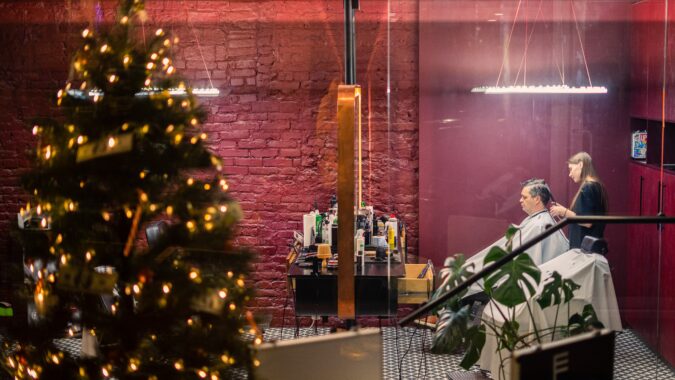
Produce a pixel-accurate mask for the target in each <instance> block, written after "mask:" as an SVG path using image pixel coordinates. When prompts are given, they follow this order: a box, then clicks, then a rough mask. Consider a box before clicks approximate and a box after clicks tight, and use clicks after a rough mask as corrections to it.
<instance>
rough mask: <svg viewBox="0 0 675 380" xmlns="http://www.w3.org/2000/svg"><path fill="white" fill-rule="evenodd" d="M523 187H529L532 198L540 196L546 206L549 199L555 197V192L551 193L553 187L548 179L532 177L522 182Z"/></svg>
mask: <svg viewBox="0 0 675 380" xmlns="http://www.w3.org/2000/svg"><path fill="white" fill-rule="evenodd" d="M521 185H522V186H523V188H525V187H527V188H529V192H530V196H531V197H532V198H534V197H539V198H540V199H541V203H543V204H544V206H546V205H547V204H548V202H549V201H551V200H552V199H553V194H551V189H550V188H549V187H548V184H547V183H546V181H544V180H543V179H540V178H531V179H528V180H527V181H523V182H522V183H521Z"/></svg>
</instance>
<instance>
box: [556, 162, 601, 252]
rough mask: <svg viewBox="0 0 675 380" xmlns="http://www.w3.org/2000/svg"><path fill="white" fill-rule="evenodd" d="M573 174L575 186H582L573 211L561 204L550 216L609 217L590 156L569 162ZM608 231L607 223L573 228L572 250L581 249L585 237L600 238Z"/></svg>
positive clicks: (570, 229)
mask: <svg viewBox="0 0 675 380" xmlns="http://www.w3.org/2000/svg"><path fill="white" fill-rule="evenodd" d="M567 167H568V168H569V170H570V174H569V177H570V179H572V181H574V183H579V184H580V185H579V190H577V193H576V194H575V195H574V198H573V199H572V205H571V206H570V208H566V207H565V206H562V205H560V204H558V203H554V204H553V205H552V206H551V210H550V212H551V214H552V215H553V216H556V217H559V218H567V217H570V216H577V215H578V216H582V215H605V214H606V213H607V192H606V190H605V186H604V185H603V184H602V182H600V178H598V174H597V173H596V172H595V168H594V167H593V163H592V162H591V156H590V155H589V154H588V153H586V152H579V153H577V154H575V155H574V156H572V157H570V159H569V160H567ZM604 230H605V224H604V223H593V224H590V223H589V224H570V228H569V238H570V248H579V247H581V242H582V241H583V240H584V237H585V236H586V235H590V236H594V237H598V238H601V237H602V235H603V232H604Z"/></svg>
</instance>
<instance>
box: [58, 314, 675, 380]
mask: <svg viewBox="0 0 675 380" xmlns="http://www.w3.org/2000/svg"><path fill="white" fill-rule="evenodd" d="M329 333H330V329H329V328H327V327H319V328H316V329H314V328H307V327H305V328H301V329H300V330H299V332H298V336H300V337H305V336H312V335H324V334H329ZM382 333H383V344H384V347H383V348H384V351H383V352H384V362H383V369H384V378H385V379H452V380H469V379H480V378H485V377H484V376H483V375H486V376H489V373H485V374H483V373H482V372H481V371H480V370H479V369H478V368H477V367H474V368H472V370H471V371H464V370H463V369H462V368H461V367H460V366H459V363H460V361H461V358H462V355H461V354H456V355H434V354H432V353H429V347H430V346H431V330H429V329H421V328H414V327H406V328H395V327H384V328H383V329H382ZM264 338H265V341H273V340H279V339H294V338H295V329H294V328H292V327H285V328H283V335H282V328H280V327H274V328H269V329H267V330H266V331H265V336H264ZM56 343H57V345H58V346H59V348H61V349H62V350H64V351H66V352H68V353H69V354H71V355H74V356H75V355H78V354H79V350H80V342H79V340H77V339H60V340H58V341H57V342H56ZM614 379H616V380H634V379H640V380H652V379H653V380H675V371H673V369H672V368H670V366H669V365H668V364H666V363H664V362H663V361H662V360H661V359H660V358H659V357H658V356H657V355H655V354H654V353H653V352H652V351H651V350H650V349H648V348H647V347H646V346H645V345H644V344H643V343H642V341H641V340H640V339H638V338H637V337H636V336H635V334H633V333H632V332H631V331H630V330H625V331H624V332H622V333H619V334H618V335H617V336H616V351H615V358H614Z"/></svg>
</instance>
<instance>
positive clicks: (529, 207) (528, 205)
mask: <svg viewBox="0 0 675 380" xmlns="http://www.w3.org/2000/svg"><path fill="white" fill-rule="evenodd" d="M539 203H541V201H540V199H539V197H535V198H533V197H532V196H531V195H530V187H529V186H526V187H523V189H522V190H521V191H520V207H522V209H523V211H525V213H527V215H531V214H532V213H533V212H535V211H536V209H537V208H538V206H539Z"/></svg>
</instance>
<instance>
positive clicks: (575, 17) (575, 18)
mask: <svg viewBox="0 0 675 380" xmlns="http://www.w3.org/2000/svg"><path fill="white" fill-rule="evenodd" d="M570 7H571V8H572V16H573V17H574V26H575V27H576V29H577V36H578V37H579V45H580V46H581V56H582V57H583V58H584V66H585V67H586V76H588V84H589V85H590V86H591V87H593V81H592V80H591V72H590V71H589V70H588V62H587V61H586V52H585V51H584V43H583V41H581V32H580V31H579V24H578V23H577V12H576V11H575V10H574V2H573V1H572V0H570Z"/></svg>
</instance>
